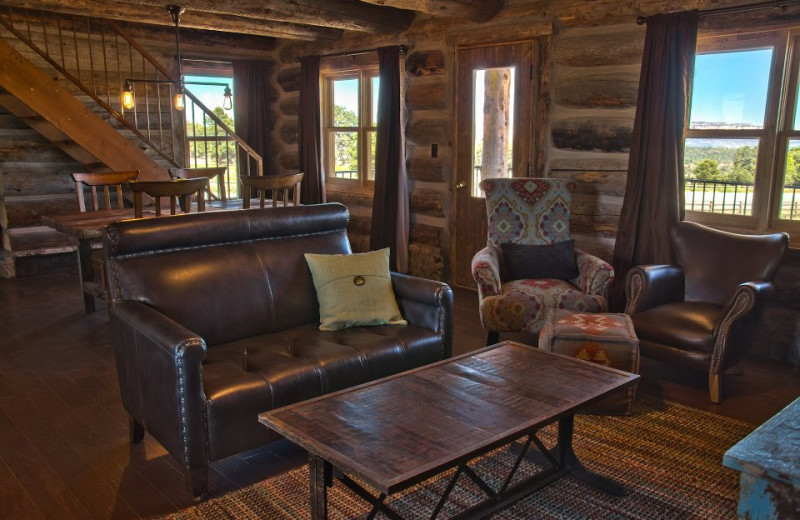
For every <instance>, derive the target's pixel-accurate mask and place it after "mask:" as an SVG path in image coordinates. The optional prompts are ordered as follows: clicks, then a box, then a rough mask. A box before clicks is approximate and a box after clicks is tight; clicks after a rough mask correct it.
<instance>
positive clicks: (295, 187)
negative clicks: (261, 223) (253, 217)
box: [239, 173, 304, 209]
mask: <svg viewBox="0 0 800 520" xmlns="http://www.w3.org/2000/svg"><path fill="white" fill-rule="evenodd" d="M303 175H304V174H303V173H294V174H291V175H278V176H268V175H241V176H240V177H239V180H240V181H241V182H242V208H244V209H247V208H249V207H250V191H251V190H256V191H258V196H259V201H260V204H261V207H262V208H263V207H264V202H265V201H266V193H267V191H269V192H271V193H270V199H271V200H272V207H273V208H274V207H277V206H278V201H280V202H281V203H282V205H284V206H289V205H290V202H289V200H290V199H289V192H290V191H292V192H293V193H292V198H291V205H294V206H299V205H300V183H301V182H302V181H303Z"/></svg>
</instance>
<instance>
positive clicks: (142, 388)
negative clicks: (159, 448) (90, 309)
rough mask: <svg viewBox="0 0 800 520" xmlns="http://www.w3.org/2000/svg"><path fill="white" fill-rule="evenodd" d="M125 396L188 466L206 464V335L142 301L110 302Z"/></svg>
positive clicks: (131, 412) (149, 427) (130, 407)
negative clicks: (203, 371) (204, 362)
mask: <svg viewBox="0 0 800 520" xmlns="http://www.w3.org/2000/svg"><path fill="white" fill-rule="evenodd" d="M111 326H112V333H113V339H114V350H115V352H114V353H115V357H116V363H117V372H118V374H119V384H120V393H121V395H122V402H123V405H124V406H125V409H126V410H127V412H128V414H129V415H130V416H131V417H132V418H133V419H135V420H136V421H137V422H139V423H140V424H141V425H143V426H144V427H145V429H146V430H147V431H148V432H150V433H151V434H152V435H153V437H155V438H156V439H157V440H158V441H159V442H160V443H161V444H162V445H163V446H164V447H165V448H166V449H167V451H169V452H170V453H172V454H173V456H175V457H176V458H177V459H178V460H180V461H181V462H182V463H183V465H184V467H185V468H186V469H188V470H193V469H195V468H199V467H203V466H207V464H208V454H207V452H206V446H205V431H206V424H205V423H206V420H205V393H204V391H203V382H202V370H201V365H202V363H203V358H204V357H205V352H206V344H205V341H204V340H203V339H202V338H201V337H199V336H198V335H197V334H194V333H192V332H191V331H190V330H188V329H186V328H185V327H183V326H182V325H180V324H179V323H176V322H175V321H173V320H172V319H170V318H168V317H167V316H165V315H163V314H161V313H160V312H158V311H157V310H155V309H153V308H152V307H149V306H147V305H145V304H143V303H139V302H132V301H122V302H117V303H116V304H115V305H114V306H113V307H112V308H111Z"/></svg>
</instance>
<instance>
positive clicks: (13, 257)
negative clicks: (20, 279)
mask: <svg viewBox="0 0 800 520" xmlns="http://www.w3.org/2000/svg"><path fill="white" fill-rule="evenodd" d="M5 238H6V240H5V241H4V242H6V243H4V244H3V246H4V247H3V248H4V250H5V251H4V261H3V269H2V276H3V278H14V277H15V276H17V275H18V274H36V273H34V272H29V271H32V270H36V269H33V265H34V264H33V263H32V260H33V259H34V258H37V257H53V258H50V260H51V261H46V260H44V259H39V260H40V263H42V264H43V265H44V264H47V265H49V266H50V267H51V268H52V264H53V263H54V262H53V261H52V260H53V259H54V258H55V256H54V255H65V254H73V255H76V254H77V253H76V252H77V250H78V242H77V240H75V238H73V237H71V236H69V235H67V234H65V233H61V232H59V231H56V230H55V229H53V228H51V227H47V226H29V227H19V228H11V229H8V230H6V232H5ZM76 258H77V257H76ZM74 262H75V261H74V260H70V261H69V262H63V261H61V262H59V263H60V264H63V265H64V266H69V267H70V268H74V267H75V265H76V264H75V263H74ZM23 263H24V264H23ZM23 265H25V266H26V267H23ZM49 270H53V269H49ZM36 271H39V270H36Z"/></svg>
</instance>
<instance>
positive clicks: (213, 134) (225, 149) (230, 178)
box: [184, 76, 239, 197]
mask: <svg viewBox="0 0 800 520" xmlns="http://www.w3.org/2000/svg"><path fill="white" fill-rule="evenodd" d="M184 80H185V82H186V89H187V90H189V91H191V92H192V94H194V95H195V96H196V97H197V98H198V99H199V100H200V102H201V103H203V104H204V105H205V106H206V107H208V108H209V109H210V110H211V112H212V113H213V114H214V115H215V116H216V117H217V118H219V119H220V120H221V121H222V123H224V125H225V126H227V127H228V128H230V129H231V130H233V128H234V122H233V108H231V109H230V110H225V109H224V108H222V104H223V99H224V98H223V92H224V87H223V86H219V85H203V84H202V83H227V84H230V85H231V87H233V85H232V83H233V80H232V79H231V78H220V77H209V76H186V77H185V78H184ZM185 112H186V136H187V147H188V154H189V167H190V168H207V167H213V166H227V167H228V169H227V171H226V176H225V182H226V186H225V187H226V191H227V193H228V194H230V196H232V197H237V196H238V191H239V186H238V185H239V183H238V182H237V179H238V178H239V174H238V166H237V160H236V159H237V158H236V143H235V142H234V141H233V140H232V139H231V138H230V136H229V135H228V133H227V131H225V130H224V128H223V127H222V126H221V125H219V124H218V123H217V122H216V121H215V120H214V119H213V118H211V117H209V116H208V115H206V114H205V113H204V112H203V111H202V110H201V109H200V108H199V107H197V106H195V105H194V104H193V103H191V102H190V101H189V100H188V99H187V105H186V111H185ZM209 188H210V189H211V192H212V193H214V194H215V195H218V194H219V193H218V190H219V188H218V186H217V185H216V183H213V182H212V183H211V185H210V186H209Z"/></svg>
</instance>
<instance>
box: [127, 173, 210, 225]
mask: <svg viewBox="0 0 800 520" xmlns="http://www.w3.org/2000/svg"><path fill="white" fill-rule="evenodd" d="M130 187H131V190H133V207H134V215H135V217H136V218H142V214H143V207H142V206H143V201H142V193H146V194H147V195H150V196H151V197H153V198H154V199H155V205H156V216H157V217H159V216H161V197H169V212H170V214H171V215H174V214H175V213H176V212H177V207H176V201H177V200H178V199H180V200H181V209H182V210H183V212H184V213H189V208H190V206H191V204H190V198H191V196H192V195H193V194H197V211H205V210H206V205H205V190H206V188H208V177H197V178H195V179H175V180H171V181H136V182H131V183H130Z"/></svg>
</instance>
